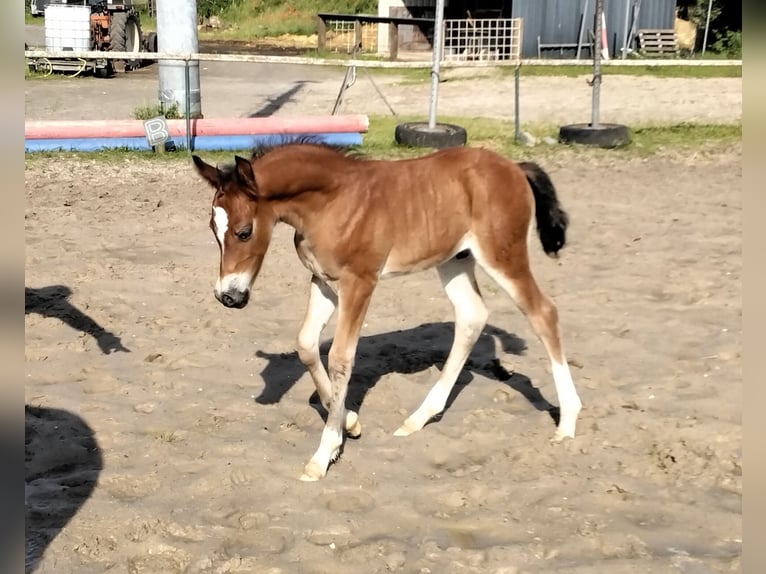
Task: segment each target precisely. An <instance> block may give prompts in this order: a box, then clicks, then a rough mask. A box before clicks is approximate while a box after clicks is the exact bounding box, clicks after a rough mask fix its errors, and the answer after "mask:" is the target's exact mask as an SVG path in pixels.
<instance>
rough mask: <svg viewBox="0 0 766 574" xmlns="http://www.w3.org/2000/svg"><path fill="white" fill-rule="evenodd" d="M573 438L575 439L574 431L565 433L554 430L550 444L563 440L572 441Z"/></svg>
mask: <svg viewBox="0 0 766 574" xmlns="http://www.w3.org/2000/svg"><path fill="white" fill-rule="evenodd" d="M574 437H575V433H574V431H571V432H567V431H563V430H561V429H556V432H555V433H554V434H553V436H552V437H551V442H561V441H563V440H564V439H567V438H571V439H573V438H574Z"/></svg>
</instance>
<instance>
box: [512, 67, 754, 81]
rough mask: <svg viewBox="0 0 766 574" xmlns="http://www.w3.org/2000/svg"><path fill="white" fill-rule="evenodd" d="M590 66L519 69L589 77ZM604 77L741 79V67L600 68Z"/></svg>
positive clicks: (525, 73)
mask: <svg viewBox="0 0 766 574" xmlns="http://www.w3.org/2000/svg"><path fill="white" fill-rule="evenodd" d="M500 70H501V72H500V73H502V74H507V75H511V74H513V68H500ZM592 74H593V68H592V66H591V65H590V64H586V65H582V66H535V65H528V66H522V67H521V77H522V78H523V77H525V76H566V77H577V76H590V75H592ZM601 74H602V75H604V76H654V77H658V78H741V77H742V66H684V65H678V66H602V67H601Z"/></svg>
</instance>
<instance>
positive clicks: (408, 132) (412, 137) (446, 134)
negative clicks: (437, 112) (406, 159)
mask: <svg viewBox="0 0 766 574" xmlns="http://www.w3.org/2000/svg"><path fill="white" fill-rule="evenodd" d="M394 139H395V140H396V143H398V144H400V145H406V146H410V147H432V148H437V149H442V148H447V147H459V146H463V145H465V143H466V141H467V140H468V135H467V134H466V131H465V128H462V127H460V126H456V125H454V124H436V125H435V126H434V127H433V128H429V127H428V123H427V122H407V123H403V124H398V125H397V126H396V130H395V131H394Z"/></svg>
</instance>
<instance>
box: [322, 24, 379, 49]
mask: <svg viewBox="0 0 766 574" xmlns="http://www.w3.org/2000/svg"><path fill="white" fill-rule="evenodd" d="M354 46H357V47H358V50H357V52H358V53H367V54H371V53H375V52H377V51H378V25H377V24H358V23H356V22H344V21H341V20H328V21H327V43H326V45H325V48H326V49H327V50H330V51H331V52H342V53H346V54H351V53H353V52H354Z"/></svg>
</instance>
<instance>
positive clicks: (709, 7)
mask: <svg viewBox="0 0 766 574" xmlns="http://www.w3.org/2000/svg"><path fill="white" fill-rule="evenodd" d="M712 11H713V0H710V1H709V2H708V5H707V19H706V20H705V35H704V36H703V38H702V53H703V54H704V53H705V48H707V33H708V30H709V29H710V13H711V12H712Z"/></svg>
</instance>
